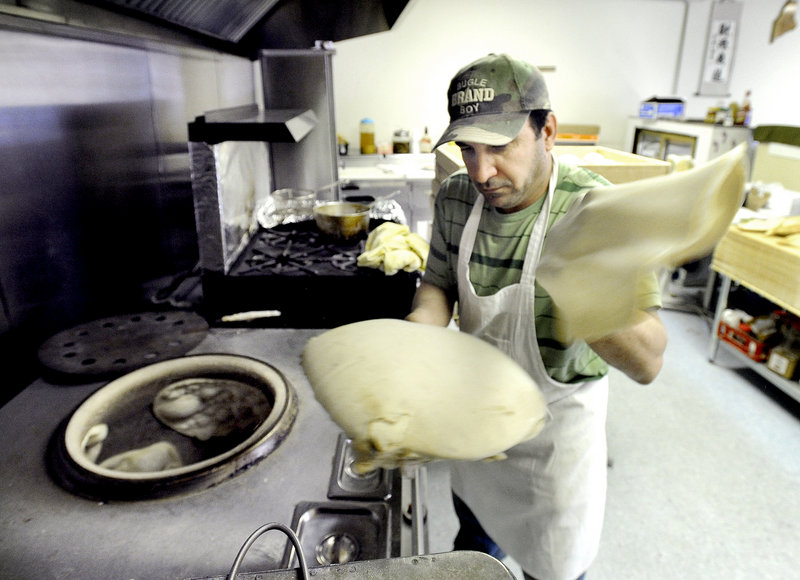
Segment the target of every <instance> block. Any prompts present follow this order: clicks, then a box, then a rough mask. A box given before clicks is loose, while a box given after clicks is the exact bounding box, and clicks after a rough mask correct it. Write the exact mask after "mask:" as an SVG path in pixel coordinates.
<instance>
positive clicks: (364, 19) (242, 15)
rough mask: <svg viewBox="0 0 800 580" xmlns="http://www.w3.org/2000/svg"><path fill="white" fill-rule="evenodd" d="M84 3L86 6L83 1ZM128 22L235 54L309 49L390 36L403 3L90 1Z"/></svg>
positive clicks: (373, 0)
mask: <svg viewBox="0 0 800 580" xmlns="http://www.w3.org/2000/svg"><path fill="white" fill-rule="evenodd" d="M87 1H89V0H87ZM90 3H92V4H94V5H96V6H100V7H105V8H108V9H117V10H122V11H123V12H124V13H126V14H127V15H129V16H134V17H135V16H139V17H141V18H143V19H145V20H149V21H156V22H158V23H160V24H167V25H170V26H173V27H176V28H178V29H182V30H183V31H190V32H193V33H197V34H200V35H201V36H204V37H206V38H210V39H215V40H218V41H223V42H227V43H232V44H233V45H235V46H236V48H237V52H250V53H255V52H256V51H258V50H261V49H269V48H310V47H312V46H314V43H315V41H317V40H326V41H327V40H330V41H334V42H335V41H340V40H345V39H348V38H354V37H357V36H364V35H367V34H373V33H376V32H382V31H386V30H389V29H390V28H391V27H392V26H393V25H394V24H395V22H396V21H397V19H398V18H399V16H400V13H401V12H402V11H403V9H404V8H405V7H406V4H407V3H408V0H215V1H214V2H209V1H207V0H91V1H90Z"/></svg>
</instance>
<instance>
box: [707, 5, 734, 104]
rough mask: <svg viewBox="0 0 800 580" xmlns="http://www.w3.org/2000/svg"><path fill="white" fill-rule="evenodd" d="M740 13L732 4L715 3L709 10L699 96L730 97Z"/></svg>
mask: <svg viewBox="0 0 800 580" xmlns="http://www.w3.org/2000/svg"><path fill="white" fill-rule="evenodd" d="M741 13H742V4H741V3H740V2H736V1H734V0H717V1H716V2H714V4H713V6H712V7H711V17H710V19H709V25H708V39H707V41H706V49H705V53H704V56H703V72H702V76H701V77H700V87H699V89H698V90H697V94H698V95H700V96H707V97H726V96H728V95H730V88H729V87H730V80H731V72H732V71H733V61H734V56H735V54H736V36H737V33H738V29H739V17H740V16H741Z"/></svg>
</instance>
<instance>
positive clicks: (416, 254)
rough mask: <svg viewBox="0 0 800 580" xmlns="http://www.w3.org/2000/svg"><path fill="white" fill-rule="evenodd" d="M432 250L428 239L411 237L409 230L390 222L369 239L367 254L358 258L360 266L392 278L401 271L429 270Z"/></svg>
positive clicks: (413, 235)
mask: <svg viewBox="0 0 800 580" xmlns="http://www.w3.org/2000/svg"><path fill="white" fill-rule="evenodd" d="M429 250H430V246H429V244H428V242H426V241H425V239H424V238H423V237H422V236H420V235H418V234H414V233H411V230H410V229H409V227H408V226H406V225H402V224H396V223H394V222H386V223H384V224H381V225H380V226H378V227H377V228H375V229H374V230H373V231H372V232H370V234H369V236H367V244H366V247H365V251H364V252H363V253H362V254H361V255H360V256H358V262H357V263H358V265H359V266H361V267H366V268H376V269H379V270H382V271H383V272H384V273H385V274H386V275H387V276H392V275H393V274H396V273H397V272H399V271H400V270H405V271H406V272H415V271H417V270H423V271H424V270H425V264H426V263H427V261H428V251H429Z"/></svg>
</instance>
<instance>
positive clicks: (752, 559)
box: [428, 310, 800, 580]
mask: <svg viewBox="0 0 800 580" xmlns="http://www.w3.org/2000/svg"><path fill="white" fill-rule="evenodd" d="M661 316H662V319H663V320H664V323H665V325H666V326H667V331H668V333H669V346H668V348H667V355H666V363H665V366H664V368H663V370H662V372H661V374H660V375H659V377H658V378H657V379H656V381H655V382H654V383H652V384H651V385H647V386H642V385H638V384H636V383H634V382H632V381H630V380H629V379H627V378H626V377H625V376H624V375H622V374H620V373H618V372H615V371H612V375H611V394H610V402H609V420H608V441H609V450H610V459H611V467H610V468H609V473H608V483H609V490H608V501H607V509H606V522H605V528H604V531H603V539H602V542H601V547H600V555H599V557H598V558H597V560H596V562H595V563H594V565H593V566H592V568H591V569H590V570H589V574H588V579H589V580H628V579H631V580H676V579H686V580H693V579H699V578H702V579H704V580H715V579H720V580H722V579H725V580H730V579H742V580H750V579H753V580H763V579H784V578H796V577H797V574H798V573H800V572H798V570H800V404H798V403H796V402H795V401H794V400H792V399H790V398H789V397H787V396H786V395H784V394H783V393H781V392H779V391H777V389H775V388H774V387H771V386H770V385H769V384H768V383H767V382H766V381H765V380H764V379H762V378H760V377H758V376H757V375H755V373H753V372H752V371H748V370H743V369H740V368H739V365H738V363H736V362H735V361H734V359H733V358H732V357H730V356H729V355H727V353H726V352H725V351H724V350H720V352H719V354H718V356H717V358H716V359H715V364H711V363H709V362H708V359H707V346H708V339H709V336H710V330H709V326H710V325H709V322H708V320H706V319H704V318H702V317H700V316H696V315H693V314H687V313H683V312H677V311H670V310H666V311H662V314H661ZM428 497H429V522H430V523H431V538H430V551H431V552H434V553H435V552H443V551H447V550H449V549H450V548H451V545H452V544H451V542H452V537H453V535H454V534H455V530H456V528H457V522H456V518H455V515H454V514H453V510H452V506H451V504H450V500H449V486H448V475H447V470H446V466H445V465H443V464H432V465H430V466H429V467H428ZM506 563H507V565H508V566H509V568H511V570H512V571H514V572H515V573H516V574H518V575H519V577H520V578H521V574H519V568H518V567H517V566H516V564H515V563H514V562H513V561H507V562H506Z"/></svg>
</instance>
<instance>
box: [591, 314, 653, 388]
mask: <svg viewBox="0 0 800 580" xmlns="http://www.w3.org/2000/svg"><path fill="white" fill-rule="evenodd" d="M643 314H644V316H643V319H642V321H640V322H638V323H637V324H635V325H633V326H631V327H630V328H628V329H626V330H623V331H621V332H618V333H617V334H614V335H611V336H607V337H604V338H601V339H599V340H596V341H594V342H591V343H589V346H590V347H591V348H592V350H594V351H595V352H596V353H597V354H598V355H600V357H601V358H602V359H603V360H605V361H606V362H607V363H608V364H610V365H611V366H613V367H616V368H618V369H619V370H621V371H622V372H624V373H625V374H626V375H628V376H629V377H630V378H632V379H633V380H634V381H636V382H638V383H642V384H647V383H650V382H652V381H653V380H654V379H655V378H656V375H658V373H659V371H660V370H661V366H662V365H663V362H664V350H665V349H666V347H667V332H666V330H665V329H664V325H663V324H662V323H661V319H660V318H659V317H658V315H657V314H655V313H654V312H645V313H643Z"/></svg>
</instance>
